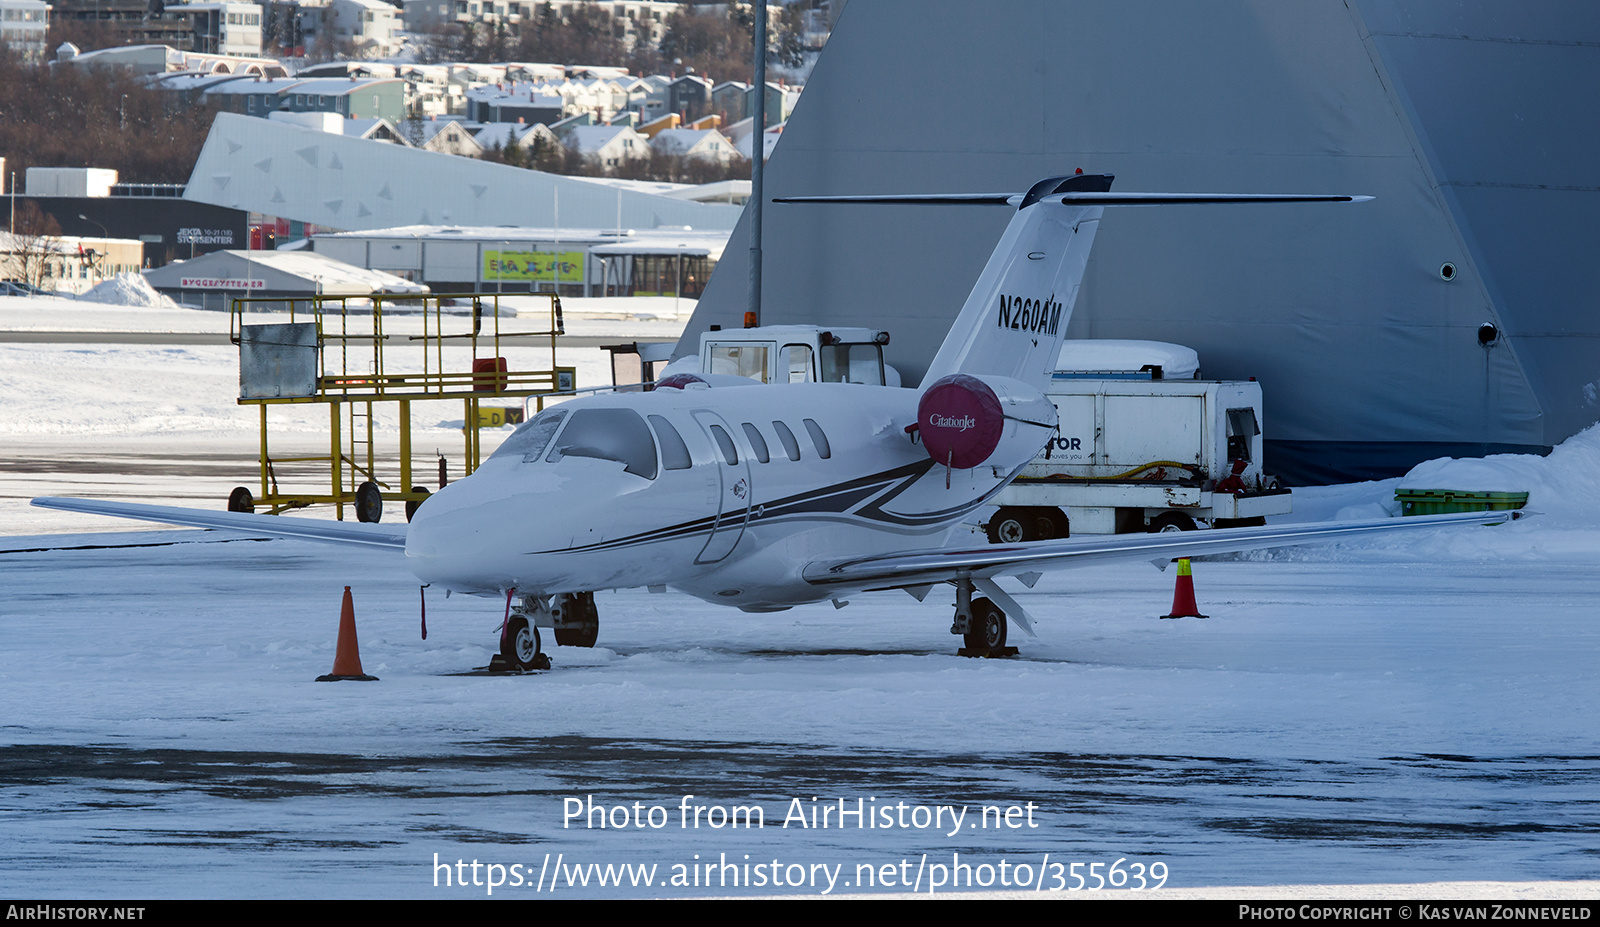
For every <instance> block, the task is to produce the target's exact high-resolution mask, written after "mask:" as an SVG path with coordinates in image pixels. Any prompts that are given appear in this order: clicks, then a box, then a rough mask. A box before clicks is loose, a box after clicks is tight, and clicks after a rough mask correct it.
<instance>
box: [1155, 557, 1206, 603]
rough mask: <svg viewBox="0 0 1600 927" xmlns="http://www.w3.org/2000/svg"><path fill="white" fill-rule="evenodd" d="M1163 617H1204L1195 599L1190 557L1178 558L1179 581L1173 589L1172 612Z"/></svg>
mask: <svg viewBox="0 0 1600 927" xmlns="http://www.w3.org/2000/svg"><path fill="white" fill-rule="evenodd" d="M1161 617H1163V618H1204V617H1206V616H1205V615H1202V614H1200V606H1199V605H1197V604H1195V601H1194V574H1193V573H1192V572H1190V570H1189V558H1188V557H1179V558H1178V583H1177V585H1176V586H1175V587H1173V590H1172V614H1170V615H1162V616H1161Z"/></svg>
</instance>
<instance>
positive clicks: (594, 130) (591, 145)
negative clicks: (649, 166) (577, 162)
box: [563, 126, 650, 170]
mask: <svg viewBox="0 0 1600 927" xmlns="http://www.w3.org/2000/svg"><path fill="white" fill-rule="evenodd" d="M563 138H564V139H565V140H566V142H567V143H568V144H569V145H571V146H572V147H573V148H574V149H575V150H576V151H577V152H578V153H579V154H581V155H583V156H584V157H592V158H594V159H595V161H596V162H597V163H598V164H599V165H600V166H601V167H602V168H605V169H606V170H612V169H615V168H617V167H620V166H621V165H622V163H623V162H624V161H629V160H635V159H642V158H648V157H650V140H649V139H647V138H645V137H644V136H643V135H640V134H639V133H638V132H635V131H634V130H632V129H630V128H628V127H627V126H573V127H572V128H570V129H568V130H567V131H566V133H565V135H564V136H563Z"/></svg>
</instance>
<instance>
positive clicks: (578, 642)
mask: <svg viewBox="0 0 1600 927" xmlns="http://www.w3.org/2000/svg"><path fill="white" fill-rule="evenodd" d="M540 628H549V629H550V630H551V631H553V632H554V633H555V638H556V644H557V645H559V646H562V647H593V646H594V642H595V641H596V640H597V639H598V638H599V636H600V612H599V610H598V609H596V608H595V605H594V593H592V592H564V593H561V594H559V595H553V596H544V595H524V596H517V597H515V598H514V599H513V600H512V604H511V609H510V613H509V615H507V618H506V627H505V631H504V633H502V634H501V636H500V653H499V654H498V655H496V656H495V658H494V659H493V660H491V661H490V663H489V669H490V671H491V672H508V671H512V670H546V669H549V668H550V656H549V654H546V653H544V652H543V649H542V647H541V638H540V636H539V629H540Z"/></svg>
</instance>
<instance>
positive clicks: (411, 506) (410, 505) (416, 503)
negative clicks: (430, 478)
mask: <svg viewBox="0 0 1600 927" xmlns="http://www.w3.org/2000/svg"><path fill="white" fill-rule="evenodd" d="M411 491H412V492H414V493H417V492H420V493H422V496H423V498H421V499H408V500H406V521H410V520H411V519H413V518H415V517H416V515H417V509H420V508H422V503H424V502H427V501H428V499H427V496H428V487H426V486H413V487H411Z"/></svg>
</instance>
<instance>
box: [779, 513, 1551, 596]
mask: <svg viewBox="0 0 1600 927" xmlns="http://www.w3.org/2000/svg"><path fill="white" fill-rule="evenodd" d="M1521 515H1522V513H1521V512H1467V513H1458V514H1451V515H1417V516H1410V517H1406V518H1384V519H1378V520H1375V521H1328V522H1313V523H1311V524H1299V525H1273V526H1269V527H1264V528H1221V529H1216V530H1210V531H1181V532H1165V533H1160V534H1116V535H1094V536H1084V537H1075V538H1063V539H1061V540H1055V541H1031V542H1027V543H1023V544H1009V545H1004V546H1002V545H984V546H981V547H965V548H940V549H934V550H908V551H900V552H898V553H892V554H879V555H874V556H870V557H855V558H852V559H849V560H831V561H827V560H818V561H813V562H811V563H810V564H807V565H806V568H805V573H804V575H805V578H806V581H807V582H809V583H813V584H815V585H818V586H838V587H840V588H841V589H853V590H873V589H895V588H901V587H905V586H916V585H922V584H927V583H936V582H946V581H949V580H953V579H956V578H958V577H960V576H963V575H965V576H966V577H968V578H970V579H973V580H987V579H993V578H994V577H997V576H1012V575H1016V574H1018V573H1029V572H1043V571H1045V570H1056V569H1066V568H1069V567H1077V566H1087V565H1090V564H1097V563H1106V562H1109V561H1114V560H1151V561H1165V560H1168V559H1172V558H1176V557H1198V556H1201V555H1203V554H1220V553H1228V552H1231V551H1240V550H1260V549H1264V548H1270V547H1291V546H1295V545H1298V544H1321V543H1327V542H1329V541H1340V540H1346V539H1350V538H1358V537H1365V536H1369V535H1375V534H1384V533H1388V532H1394V531H1415V530H1419V529H1425V528H1435V527H1438V526H1440V525H1460V524H1484V525H1492V524H1500V523H1501V522H1505V521H1510V520H1512V519H1514V518H1520V517H1521Z"/></svg>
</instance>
